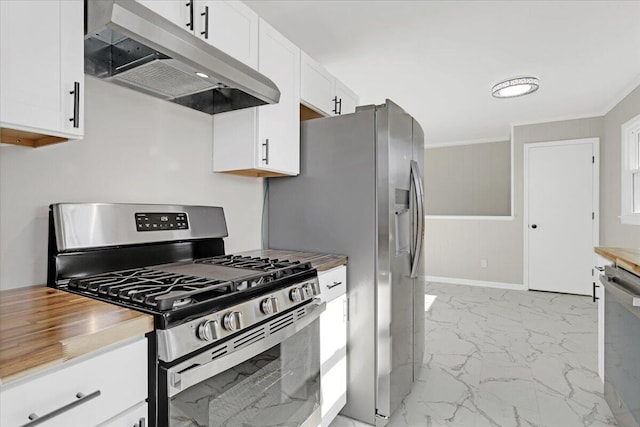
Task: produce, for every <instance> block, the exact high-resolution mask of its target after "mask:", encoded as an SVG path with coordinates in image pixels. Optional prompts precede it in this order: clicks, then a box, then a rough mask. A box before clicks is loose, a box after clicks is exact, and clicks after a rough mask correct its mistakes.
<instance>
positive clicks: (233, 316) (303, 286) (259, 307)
mask: <svg viewBox="0 0 640 427" xmlns="http://www.w3.org/2000/svg"><path fill="white" fill-rule="evenodd" d="M0 1H1V0H0ZM318 295H320V284H319V282H318V278H317V277H314V278H311V279H307V280H305V281H304V282H299V283H296V284H293V285H290V286H287V287H284V288H280V289H277V290H274V291H271V292H269V293H266V294H264V295H261V296H260V297H257V298H254V299H248V300H245V301H242V302H240V303H238V304H235V305H233V306H230V307H227V308H226V309H224V310H220V311H214V312H212V313H210V314H207V315H205V316H202V317H199V318H197V319H193V320H191V321H188V322H186V323H182V324H180V325H176V326H173V327H171V328H168V329H158V330H156V334H157V339H158V358H159V359H160V360H162V361H163V362H171V361H173V360H176V359H178V358H180V357H182V356H185V355H187V354H189V353H191V352H194V351H197V350H198V349H201V348H203V347H205V346H208V345H210V344H211V343H212V342H216V341H218V340H221V339H225V338H227V337H230V336H232V335H235V334H238V333H242V331H246V330H249V329H251V328H253V327H255V326H256V325H257V324H259V323H262V322H264V321H265V320H268V319H274V318H277V317H278V316H279V315H280V314H281V313H284V312H287V311H289V310H292V309H294V308H295V307H299V306H302V305H303V304H304V303H305V302H309V301H311V300H312V299H313V298H315V297H317V296H318Z"/></svg>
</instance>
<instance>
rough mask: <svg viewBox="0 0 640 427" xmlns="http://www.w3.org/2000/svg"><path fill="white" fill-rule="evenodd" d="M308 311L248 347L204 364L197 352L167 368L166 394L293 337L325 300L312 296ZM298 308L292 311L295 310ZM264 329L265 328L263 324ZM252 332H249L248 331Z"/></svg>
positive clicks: (311, 319)
mask: <svg viewBox="0 0 640 427" xmlns="http://www.w3.org/2000/svg"><path fill="white" fill-rule="evenodd" d="M305 307H306V308H307V313H306V314H305V315H304V316H303V317H302V318H299V319H298V320H296V321H294V322H293V323H292V324H291V325H289V326H287V327H285V328H282V329H280V330H278V331H277V332H273V333H271V334H269V335H268V336H267V337H266V338H264V339H262V340H260V341H256V342H255V343H253V344H250V345H248V346H247V347H244V348H241V349H239V350H236V351H234V352H232V353H228V354H226V355H224V356H222V357H219V358H216V359H213V360H211V359H209V361H208V362H206V363H198V361H197V359H198V357H199V356H200V355H198V356H196V357H195V358H192V359H190V360H186V361H184V362H182V363H180V364H178V365H176V366H173V367H172V368H170V369H167V394H168V396H169V397H173V396H175V395H176V394H178V393H180V392H181V391H183V390H186V389H188V388H189V387H191V386H193V385H196V384H198V383H200V382H202V381H204V380H206V379H207V378H211V377H213V376H215V375H218V374H219V373H221V372H224V371H226V370H228V369H230V368H233V367H234V366H236V365H239V364H240V363H242V362H245V361H247V360H249V359H251V358H252V357H255V356H257V355H258V354H260V353H262V352H263V351H265V350H268V349H270V348H271V347H273V346H274V345H277V344H280V343H281V342H283V341H285V340H286V339H287V338H289V337H292V336H293V335H295V334H296V333H298V332H299V331H301V330H302V329H304V328H305V327H307V326H309V325H310V324H311V323H313V322H314V321H315V320H316V319H318V317H320V314H322V312H323V311H324V310H325V308H326V303H325V302H322V301H320V300H319V299H314V300H313V301H312V302H310V303H309V304H308V305H307V306H305ZM298 310H299V309H298V308H297V309H295V310H293V311H294V312H297V311H298ZM265 328H266V327H265ZM249 332H251V331H249ZM226 345H227V344H226V343H225V344H222V345H221V346H220V347H224V346H226ZM217 350H218V347H214V348H212V349H210V350H208V351H206V352H205V353H204V355H210V354H211V353H215V352H216V351H217Z"/></svg>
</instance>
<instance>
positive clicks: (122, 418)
mask: <svg viewBox="0 0 640 427" xmlns="http://www.w3.org/2000/svg"><path fill="white" fill-rule="evenodd" d="M148 425H149V407H148V406H147V404H146V403H145V402H143V403H140V404H138V405H136V406H135V407H133V408H131V409H129V410H128V411H126V412H123V413H122V414H120V415H117V416H115V417H113V418H111V419H109V420H107V421H105V422H104V423H102V424H100V425H99V426H98V427H147V426H148Z"/></svg>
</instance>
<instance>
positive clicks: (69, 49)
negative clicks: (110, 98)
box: [60, 0, 85, 137]
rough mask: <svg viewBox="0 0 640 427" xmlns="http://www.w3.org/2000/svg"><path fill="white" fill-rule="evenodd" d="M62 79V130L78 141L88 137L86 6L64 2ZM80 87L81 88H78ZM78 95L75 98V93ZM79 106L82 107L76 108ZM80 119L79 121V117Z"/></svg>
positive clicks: (72, 0)
mask: <svg viewBox="0 0 640 427" xmlns="http://www.w3.org/2000/svg"><path fill="white" fill-rule="evenodd" d="M60 23H61V25H60V29H61V33H60V41H61V48H60V53H61V58H62V62H61V64H60V73H61V78H62V111H63V113H62V117H61V121H62V123H61V128H62V130H63V131H64V132H65V133H69V134H73V135H76V136H78V137H82V136H83V135H84V88H85V86H84V2H83V1H82V0H63V1H62V2H61V9H60ZM76 83H77V84H76ZM76 89H77V90H78V94H77V95H76V94H75V90H76ZM76 103H78V105H77V108H76V105H75V104H76ZM75 115H77V117H75Z"/></svg>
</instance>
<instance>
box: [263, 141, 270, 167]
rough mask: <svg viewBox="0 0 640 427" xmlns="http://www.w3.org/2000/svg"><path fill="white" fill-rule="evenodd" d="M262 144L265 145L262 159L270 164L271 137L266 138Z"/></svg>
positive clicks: (266, 163)
mask: <svg viewBox="0 0 640 427" xmlns="http://www.w3.org/2000/svg"><path fill="white" fill-rule="evenodd" d="M262 146H263V147H264V157H263V158H262V161H263V162H264V164H265V165H268V164H269V138H267V139H265V140H264V142H263V143H262Z"/></svg>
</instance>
